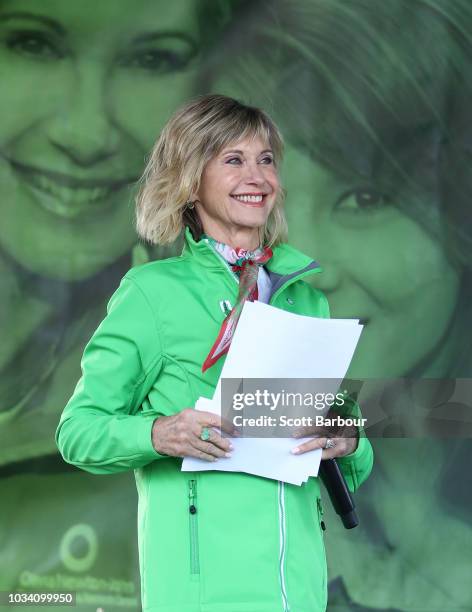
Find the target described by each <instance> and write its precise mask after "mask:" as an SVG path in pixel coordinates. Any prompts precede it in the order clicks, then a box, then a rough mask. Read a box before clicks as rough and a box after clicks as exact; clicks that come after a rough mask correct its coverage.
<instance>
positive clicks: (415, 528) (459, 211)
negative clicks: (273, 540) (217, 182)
mask: <svg viewBox="0 0 472 612" xmlns="http://www.w3.org/2000/svg"><path fill="white" fill-rule="evenodd" d="M268 4H270V5H271V10H272V15H273V16H275V19H274V23H272V24H268V23H267V19H266V17H267V12H265V11H261V13H260V14H258V15H256V14H254V13H253V14H252V15H251V24H250V27H249V28H247V29H246V28H245V27H244V25H247V24H240V27H241V31H240V32H236V31H235V32H233V35H232V36H231V37H230V40H231V41H232V42H233V48H232V62H231V63H232V67H233V70H234V67H235V66H238V68H239V70H235V72H236V75H235V78H234V80H236V76H237V75H238V73H239V76H240V77H242V78H239V87H238V88H237V89H236V90H237V91H239V92H241V93H246V92H247V91H250V93H251V96H252V98H253V99H255V100H258V101H259V94H261V95H263V94H268V95H269V96H270V98H271V102H272V105H273V107H274V109H275V113H276V116H277V117H278V118H279V120H280V122H281V124H282V125H283V127H284V133H286V136H287V141H288V143H289V147H288V151H287V155H286V160H285V166H284V168H285V170H286V181H285V186H286V187H287V189H288V192H289V193H290V194H292V197H291V198H290V201H289V206H288V208H287V216H288V219H289V225H290V229H291V237H292V240H293V241H294V244H296V245H297V246H299V247H300V248H303V249H304V250H306V252H307V253H309V254H312V253H313V254H314V253H316V256H317V258H318V259H319V261H320V264H321V265H322V266H323V269H324V274H323V275H319V276H315V277H313V279H312V280H313V285H314V286H316V287H317V288H319V289H321V290H322V291H324V292H325V293H326V295H327V297H328V299H329V301H330V305H331V312H332V315H333V316H340V317H344V316H347V317H361V318H365V319H367V325H366V329H365V331H364V332H363V335H362V338H361V340H360V343H359V347H358V351H356V355H355V357H354V359H353V361H352V364H351V368H350V375H351V376H352V377H356V378H360V379H380V381H382V379H383V380H385V379H390V380H392V379H393V381H395V380H396V379H398V377H407V379H408V381H407V385H405V386H407V387H408V388H407V391H408V390H410V389H413V390H415V389H416V388H419V389H420V390H421V388H422V379H423V378H433V379H434V378H436V379H439V380H438V381H437V388H436V389H434V392H433V394H432V398H429V399H430V402H429V404H426V408H427V410H430V409H437V408H438V407H442V408H443V414H446V415H447V413H448V412H449V411H452V410H453V409H454V405H450V406H449V405H448V402H449V401H450V400H451V399H452V398H453V393H454V387H455V381H454V379H456V378H460V377H464V378H470V375H471V372H472V360H471V353H470V345H471V333H470V330H471V325H470V322H471V312H472V310H471V306H472V266H471V252H472V251H471V245H472V227H471V223H470V220H471V215H470V201H471V192H472V184H471V176H472V175H471V173H470V158H471V143H472V122H471V118H470V95H471V89H472V82H471V74H472V69H471V67H472V66H471V64H472V46H471V38H470V32H471V28H472V10H471V5H470V2H467V1H463V0H458V1H457V2H452V3H447V2H442V1H441V0H429V1H427V2H425V1H423V0H397V1H396V2H383V3H376V4H375V8H374V7H373V3H369V2H364V1H363V0H355V1H351V2H348V3H346V2H344V1H342V0H331V1H330V2H325V1H323V0H310V1H309V2H291V1H290V0H280V1H278V2H272V3H268ZM266 8H267V5H266ZM280 24H283V28H281V27H280ZM251 28H252V37H251V35H250V34H248V32H251ZM239 34H240V35H241V36H243V35H245V39H244V44H242V45H239V47H238V48H235V47H237V46H238V41H239V40H240V36H239ZM222 57H224V54H223V53H220V54H219V58H222ZM238 58H242V61H241V63H240V64H239V65H238ZM220 61H221V59H220ZM223 64H224V61H223ZM223 67H224V66H223ZM226 68H229V66H226ZM225 76H226V78H230V79H232V80H233V75H232V73H230V74H229V75H228V72H227V71H226V72H225ZM251 78H253V79H254V80H251ZM256 81H257V87H256V86H255V85H256ZM230 83H231V82H230ZM246 88H247V89H246ZM228 90H230V91H235V87H234V85H233V86H232V87H231V89H229V87H228ZM450 379H453V380H450ZM399 382H400V383H402V381H401V380H400V381H399ZM403 386H404V385H403V384H399V385H398V386H397V389H399V391H401V390H403ZM429 389H431V385H430V386H429ZM421 395H422V393H417V394H415V393H400V392H398V393H395V394H393V395H392V394H390V395H389V394H387V393H386V394H385V396H384V398H383V400H382V406H381V407H382V409H383V411H384V414H385V415H392V416H393V417H395V416H396V415H398V414H401V413H405V412H407V413H408V412H409V413H413V414H415V413H416V414H425V411H424V406H423V405H422V404H421V399H422V398H421ZM361 397H362V396H361ZM467 400H468V401H467V404H468V405H470V392H469V396H468V398H467ZM415 411H416V412H415ZM446 423H447V421H446ZM415 425H416V426H417V427H418V429H419V430H420V436H423V437H424V439H418V438H417V439H414V440H411V439H410V440H375V441H374V442H373V443H374V447H375V453H376V461H377V466H378V469H377V470H376V474H375V477H373V478H371V479H370V480H369V482H368V484H367V486H366V487H365V488H363V490H362V491H361V493H360V494H359V496H358V503H359V505H361V506H362V510H363V516H368V517H369V519H370V520H369V521H365V522H364V525H366V529H364V530H362V531H361V530H359V531H358V532H357V533H354V534H353V536H352V537H351V538H345V537H343V536H344V534H343V533H342V532H341V533H336V529H337V523H336V522H332V523H331V527H332V528H329V529H328V532H327V535H328V537H327V542H328V545H329V546H330V548H329V549H328V550H329V553H330V554H329V560H330V564H331V566H330V569H332V571H331V572H330V573H331V575H332V576H336V575H339V576H341V577H342V580H343V581H344V583H345V587H346V591H347V593H346V594H344V593H343V592H342V591H343V587H342V583H341V581H339V580H338V583H337V585H338V587H340V588H338V591H339V592H338V593H337V595H338V596H339V600H340V602H341V601H342V600H344V603H345V607H343V608H342V609H343V610H351V609H356V608H355V607H354V606H355V605H356V603H357V604H358V605H360V606H365V607H367V608H368V609H379V610H380V609H382V610H384V609H391V608H394V609H399V610H418V609H425V610H426V609H427V610H431V611H432V610H434V611H442V610H462V609H470V608H471V607H472V597H471V592H470V589H469V588H468V586H467V584H468V582H467V580H468V579H467V575H468V574H469V573H470V538H471V524H470V504H471V496H470V489H468V488H467V487H464V484H463V483H464V482H465V481H467V478H468V465H469V464H470V457H471V445H470V440H437V439H431V438H430V437H429V431H428V429H427V427H426V425H425V423H424V422H423V421H422V420H421V419H417V420H416V422H415ZM412 433H413V432H412V431H411V430H409V431H407V432H406V437H410V436H411V435H412ZM456 433H457V430H456ZM461 433H462V432H459V436H460V435H461ZM385 434H386V435H387V436H388V435H389V433H388V430H387V428H386V430H385ZM414 435H418V434H417V433H415V434H414ZM372 499H375V500H376V503H375V504H372ZM426 516H427V517H428V520H427V521H425V517H426ZM367 523H368V525H367ZM465 542H467V544H466V545H465V544H464V543H465ZM353 554H356V556H357V559H358V561H359V565H360V567H361V568H362V571H359V566H358V567H356V568H355V571H353V567H352V565H351V564H350V563H349V559H350V558H351V557H352V555H353ZM366 576H367V577H368V579H366ZM385 576H388V580H386V579H385ZM340 583H341V586H340ZM336 588H337V587H336V586H335V585H333V591H334V589H336ZM344 595H345V598H344ZM330 599H331V598H330ZM333 600H334V601H335V600H336V598H334V597H333ZM335 609H338V608H335Z"/></svg>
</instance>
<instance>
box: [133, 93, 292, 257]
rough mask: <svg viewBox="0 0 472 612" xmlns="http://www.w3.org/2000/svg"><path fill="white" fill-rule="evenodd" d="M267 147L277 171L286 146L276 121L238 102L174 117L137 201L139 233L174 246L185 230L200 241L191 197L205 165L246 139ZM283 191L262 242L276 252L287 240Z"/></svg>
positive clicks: (202, 102) (201, 103)
mask: <svg viewBox="0 0 472 612" xmlns="http://www.w3.org/2000/svg"><path fill="white" fill-rule="evenodd" d="M250 136H253V137H260V138H261V139H262V140H264V141H265V142H268V143H269V145H270V147H271V149H272V152H273V156H274V163H275V165H276V166H278V165H279V164H280V162H281V161H282V155H283V140H282V136H281V135H280V132H279V130H278V128H277V126H276V125H275V124H274V122H273V121H272V119H270V117H269V116H268V115H267V114H266V113H265V112H264V111H262V110H260V109H259V108H254V107H251V106H246V105H245V104H242V103H241V102H238V101H237V100H234V99H233V98H228V97H226V96H222V95H218V94H211V95H205V96H200V97H199V98H196V99H195V100H192V101H191V102H189V103H188V104H186V105H185V106H183V107H181V108H180V109H179V110H177V111H176V113H174V115H173V116H172V117H171V118H170V120H169V121H168V122H167V124H166V125H165V127H164V129H163V130H162V132H161V134H160V136H159V138H158V140H157V141H156V143H155V145H154V147H153V149H152V151H151V155H150V158H149V160H148V162H147V165H146V168H145V170H144V173H143V176H142V178H141V188H140V190H139V193H138V195H137V198H136V228H137V231H138V234H139V235H140V236H141V238H143V239H144V240H146V241H147V242H150V243H153V244H167V243H171V242H174V240H176V239H177V238H178V237H179V235H180V234H181V232H182V230H183V229H184V226H185V225H189V226H190V229H191V230H192V232H193V234H194V237H195V238H196V239H197V240H198V239H199V237H200V236H199V234H201V232H202V231H203V230H202V226H201V223H200V219H199V218H198V214H197V212H196V210H195V208H189V207H188V204H189V200H190V199H191V194H192V193H195V192H196V191H198V188H199V186H200V181H201V177H202V174H203V170H204V168H205V166H206V164H207V163H208V162H209V161H210V159H212V158H213V157H214V156H215V155H217V154H218V153H219V152H220V151H221V150H222V149H223V148H224V147H225V146H227V145H229V144H231V143H234V142H238V141H239V140H242V139H244V138H247V137H250ZM284 196H285V193H284V191H283V189H282V188H281V187H280V189H279V192H278V194H277V196H276V201H275V204H274V207H273V209H272V211H271V213H270V215H269V218H268V219H267V223H266V225H265V227H264V228H263V229H262V231H261V241H262V242H263V243H264V244H267V245H269V246H273V245H276V244H278V243H279V242H282V241H283V240H286V236H287V224H286V221H285V215H284V212H283V201H284Z"/></svg>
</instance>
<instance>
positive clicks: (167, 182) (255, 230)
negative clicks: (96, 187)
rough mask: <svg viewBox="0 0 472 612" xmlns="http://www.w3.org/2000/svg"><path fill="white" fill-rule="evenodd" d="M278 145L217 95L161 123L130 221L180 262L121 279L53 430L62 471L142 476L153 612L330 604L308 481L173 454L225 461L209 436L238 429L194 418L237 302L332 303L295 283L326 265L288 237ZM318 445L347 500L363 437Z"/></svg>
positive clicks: (322, 310)
mask: <svg viewBox="0 0 472 612" xmlns="http://www.w3.org/2000/svg"><path fill="white" fill-rule="evenodd" d="M282 149H283V146H282V139H281V136H280V134H279V132H278V129H277V127H276V126H275V125H274V123H273V122H272V121H271V119H270V118H269V117H268V116H267V115H266V114H265V113H264V112H262V111H261V110H259V109H256V108H251V107H248V106H245V105H244V104H241V103H239V102H237V101H236V100H233V99H231V98H227V97H224V96H218V95H209V96H204V97H202V98H199V99H197V100H196V101H193V102H191V103H189V104H187V105H186V106H185V107H183V108H182V109H180V110H179V111H178V112H177V113H176V114H175V115H174V116H173V117H172V118H171V119H170V121H169V122H168V124H167V125H166V127H165V128H164V130H163V131H162V133H161V135H160V137H159V139H158V141H157V142H156V144H155V147H154V149H153V152H152V155H151V158H150V160H149V163H148V166H147V168H146V171H145V174H144V177H143V186H142V189H141V192H140V195H139V197H138V200H137V226H138V231H139V232H140V234H141V236H142V237H143V238H144V239H145V240H148V241H150V242H153V243H159V244H164V243H169V242H173V241H174V240H175V239H176V238H177V237H178V236H179V235H180V234H181V232H182V231H184V232H185V247H184V250H183V253H182V255H181V256H180V257H175V258H171V259H166V260H162V261H158V262H152V263H149V264H145V265H143V266H141V267H138V268H134V269H132V270H131V271H130V272H128V274H126V276H125V277H124V279H123V281H122V283H121V285H120V287H119V289H118V290H117V292H116V293H115V294H114V296H113V297H112V299H111V301H110V304H109V309H108V314H107V316H106V318H105V319H104V320H103V321H102V323H101V325H100V326H99V328H98V329H97V331H96V332H95V334H94V336H93V337H92V339H91V340H90V342H89V344H88V345H87V347H86V349H85V352H84V357H83V361H82V369H83V376H82V378H81V380H80V381H79V383H78V385H77V388H76V390H75V393H74V395H73V396H72V398H71V399H70V401H69V403H68V405H67V407H66V408H65V410H64V413H63V415H62V418H61V422H60V424H59V427H58V430H57V443H58V446H59V448H60V450H61V453H62V455H63V457H64V459H65V460H66V461H67V462H69V463H73V464H74V465H76V466H78V467H81V468H83V469H85V470H87V471H89V472H92V473H96V474H105V473H114V472H119V471H124V470H129V469H135V470H136V480H137V486H138V492H139V549H140V569H141V576H142V599H143V609H144V610H147V611H149V612H151V611H159V612H198V611H202V610H205V611H207V612H210V611H214V612H223V611H227V612H236V611H239V612H255V611H256V610H257V611H258V612H276V611H281V612H282V611H287V610H296V611H297V612H313V611H314V610H324V609H325V607H326V561H325V555H324V545H323V541H322V534H321V512H322V510H321V503H320V489H319V482H318V479H317V478H310V479H309V481H308V482H307V483H306V484H305V485H304V486H301V487H297V486H292V485H287V484H284V483H282V482H278V481H275V480H270V479H264V478H259V477H256V476H252V475H249V474H243V473H231V472H218V471H207V472H198V473H192V472H181V471H180V467H181V459H182V457H189V456H192V457H198V458H200V459H204V460H207V461H209V462H214V461H224V460H225V457H226V456H227V455H228V454H230V453H231V444H230V441H229V439H228V438H225V437H223V436H220V435H218V434H217V433H216V432H215V430H214V429H213V427H216V428H220V429H222V430H224V431H226V432H227V433H230V434H231V433H234V432H233V430H232V427H231V426H230V425H228V424H227V423H226V422H222V421H221V419H220V418H219V417H217V416H215V415H214V414H211V413H209V412H203V411H196V410H194V409H193V408H192V407H193V406H194V404H195V402H196V400H197V398H198V397H200V396H206V397H211V394H212V393H213V390H214V388H215V386H216V383H217V381H218V378H219V375H220V372H221V367H222V364H223V361H224V355H225V353H226V351H227V349H228V347H229V345H230V344H231V337H232V334H231V330H233V329H234V327H235V326H236V325H237V320H238V316H239V313H240V311H241V308H242V306H243V304H244V302H245V301H246V300H254V299H259V300H262V301H264V302H268V303H270V304H271V305H273V306H275V307H277V308H283V309H286V310H291V311H292V312H297V313H301V314H304V315H312V316H328V304H327V301H326V298H325V296H324V295H323V294H322V293H321V292H320V291H318V290H314V289H312V288H311V287H310V286H309V285H308V284H306V283H305V282H304V281H303V280H302V279H301V276H306V275H307V274H312V273H313V274H315V273H318V272H319V271H320V269H319V266H318V265H317V264H316V263H315V262H313V261H312V260H311V259H310V258H309V257H307V256H305V255H303V254H302V253H300V252H298V251H296V250H295V249H293V248H292V247H290V246H289V245H287V244H286V243H284V241H283V240H284V237H285V231H286V226H285V220H284V214H283V209H282V203H283V191H282V188H281V185H280V182H279V178H278V169H279V166H280V163H281V159H282ZM275 279H277V289H276V287H275ZM228 302H229V303H230V304H231V305H232V307H231V310H230V312H224V309H222V308H221V304H227V303H228ZM250 349H251V347H248V351H249V350H250ZM316 448H324V449H325V450H323V457H325V458H330V457H338V458H339V463H340V465H341V467H342V469H343V471H344V473H345V475H346V478H347V481H348V484H349V486H350V488H351V489H355V488H356V487H357V486H358V485H359V484H360V483H361V482H362V481H363V480H365V478H366V477H367V476H368V474H369V472H370V470H371V466H372V450H371V447H370V444H369V442H368V441H367V439H366V438H365V437H360V438H337V439H334V440H330V439H326V438H324V437H318V438H313V439H311V440H310V441H309V442H307V443H305V444H304V445H301V446H300V447H299V452H300V453H302V452H307V451H310V450H313V449H316Z"/></svg>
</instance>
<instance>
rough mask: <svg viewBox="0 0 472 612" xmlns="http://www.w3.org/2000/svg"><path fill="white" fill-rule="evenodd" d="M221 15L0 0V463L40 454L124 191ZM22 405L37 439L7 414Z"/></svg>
mask: <svg viewBox="0 0 472 612" xmlns="http://www.w3.org/2000/svg"><path fill="white" fill-rule="evenodd" d="M228 8H229V5H226V6H224V7H222V5H221V3H220V2H216V3H215V2H208V1H207V0H199V1H198V2H194V1H193V0H183V1H182V2H176V3H173V4H171V5H169V4H168V3H167V2H164V1H163V0H162V1H161V0H157V1H156V0H113V2H98V3H97V2H94V1H93V0H84V1H83V2H80V3H73V2H63V1H62V0H42V1H41V2H40V3H38V2H36V1H35V0H0V70H1V73H2V90H1V92H0V188H1V193H2V204H1V208H2V223H1V225H0V267H1V269H2V281H1V282H2V294H3V306H4V308H3V310H2V313H1V316H0V328H1V329H0V330H1V335H2V338H4V341H3V342H2V346H1V348H0V367H2V368H3V369H2V379H1V387H0V393H1V398H2V401H1V404H0V412H1V413H2V414H1V417H2V427H1V430H0V447H1V448H2V454H1V455H0V463H2V462H6V461H11V460H18V459H20V458H25V457H28V456H33V455H37V454H42V453H44V452H53V446H52V441H51V435H50V434H51V431H52V429H53V423H54V422H55V420H56V417H55V416H54V414H55V413H56V411H57V406H58V405H60V404H61V403H62V402H61V401H59V403H58V397H60V396H61V394H67V393H68V392H69V389H70V385H71V384H72V379H71V369H70V368H71V365H70V364H71V363H72V361H73V359H72V354H73V350H74V349H78V348H81V347H82V345H83V343H84V342H85V338H86V337H87V336H88V335H89V332H90V326H91V325H93V324H94V322H95V321H96V317H97V312H100V310H101V308H103V305H104V301H105V300H106V299H107V298H108V296H109V295H110V293H111V292H112V290H113V288H114V287H115V286H116V282H117V280H118V278H119V277H120V276H121V275H122V273H123V271H124V270H125V269H127V268H128V267H129V265H130V262H131V257H132V254H133V253H135V252H137V251H138V249H135V248H134V247H135V245H136V244H137V236H136V233H135V231H134V230H133V221H132V220H133V214H134V213H133V206H132V201H133V195H134V184H135V182H136V180H137V178H138V176H139V174H140V171H141V168H142V163H143V159H144V157H145V155H146V153H147V151H148V150H149V149H150V147H151V144H152V138H153V134H154V131H155V130H156V129H159V127H160V126H161V125H162V124H163V123H164V121H165V119H166V118H167V117H168V116H169V115H170V113H171V111H172V110H173V109H174V108H175V106H176V105H177V104H178V103H180V102H181V101H182V100H184V99H185V98H186V97H188V96H189V95H190V93H191V92H192V91H193V90H194V87H195V83H194V77H195V74H196V69H197V65H198V62H199V61H200V58H201V56H202V54H204V53H205V51H206V49H207V48H209V47H211V45H212V44H213V43H214V41H215V39H216V38H217V37H218V35H219V33H220V31H221V29H222V27H223V25H224V24H225V23H226V21H227V19H228V16H229V12H228ZM150 125H152V126H154V127H153V129H152V130H150V129H149V126H150ZM140 249H141V251H140V252H143V250H144V248H143V247H142V246H141V247H140ZM142 255H143V256H144V255H146V253H142ZM39 356H41V357H42V359H41V358H39ZM66 356H68V358H69V359H70V360H72V361H69V362H67V360H66V359H65V357H66ZM67 363H69V365H66V364H67ZM64 368H66V370H67V371H64ZM54 380H55V383H53V381H54ZM52 388H53V389H54V390H55V391H54V393H52V391H51V389H52ZM39 392H41V397H42V400H41V401H40V402H39V405H38V401H39V400H38V393H39ZM33 405H34V407H35V410H36V412H35V413H34V414H36V415H37V416H38V417H39V413H40V412H41V414H42V415H43V423H44V436H40V439H38V440H36V439H35V438H36V437H33V439H30V437H31V436H30V434H31V428H34V423H31V422H30V421H27V420H26V419H25V420H22V419H19V418H18V415H20V414H23V413H24V411H25V409H26V408H27V407H28V406H29V407H30V408H31V407H32V406H33ZM15 414H16V415H17V416H16V421H15V426H14V430H13V431H14V435H12V431H11V430H10V428H9V427H8V424H9V423H10V421H11V419H13V417H14V415H15ZM46 414H49V419H50V420H48V418H46V419H44V417H45V415H46ZM47 423H49V427H50V429H48V425H47Z"/></svg>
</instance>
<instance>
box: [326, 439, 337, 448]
mask: <svg viewBox="0 0 472 612" xmlns="http://www.w3.org/2000/svg"><path fill="white" fill-rule="evenodd" d="M335 446H336V442H335V441H334V440H331V438H326V444H325V445H324V448H325V449H327V448H334V447H335Z"/></svg>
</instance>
